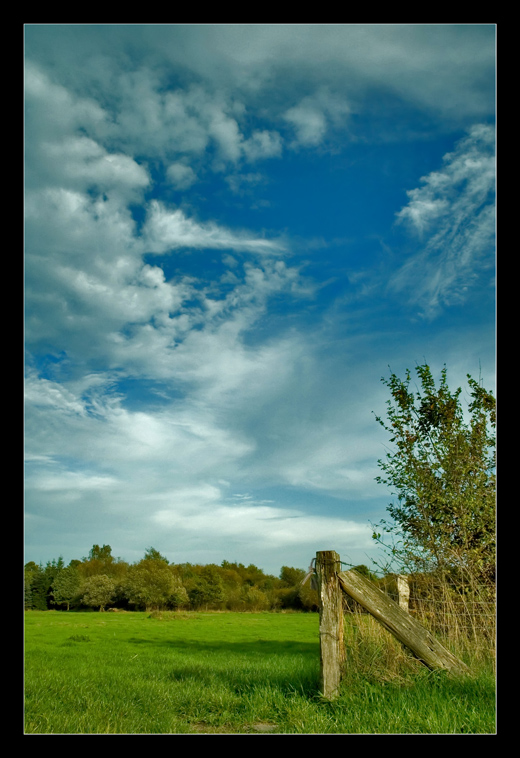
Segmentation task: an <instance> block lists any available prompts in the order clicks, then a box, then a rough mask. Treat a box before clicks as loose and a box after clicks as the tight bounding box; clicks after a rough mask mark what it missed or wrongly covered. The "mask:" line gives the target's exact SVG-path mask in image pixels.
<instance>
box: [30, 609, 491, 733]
mask: <svg viewBox="0 0 520 758" xmlns="http://www.w3.org/2000/svg"><path fill="white" fill-rule="evenodd" d="M25 623H26V626H25V664H26V669H25V692H26V708H25V732H26V733H27V734H204V733H214V734H218V733H225V734H256V733H285V734H331V733H340V734H354V733H361V734H414V733H430V734H431V733H437V734H439V733H442V734H444V733H459V734H460V733H467V734H476V733H494V732H495V686H494V677H493V674H492V671H489V670H482V671H481V672H480V673H479V675H478V676H476V677H474V678H473V679H471V680H464V681H453V680H450V679H449V678H448V677H446V676H443V675H441V674H440V673H432V672H429V671H428V670H427V669H425V668H424V667H423V666H419V665H418V664H417V663H416V662H412V661H411V660H410V658H409V657H406V656H404V657H403V659H402V661H401V663H400V664H399V666H398V667H397V668H396V666H395V665H394V664H393V663H392V662H393V661H394V659H395V655H394V654H392V653H391V652H390V653H389V652H388V651H389V650H390V651H391V645H390V647H389V646H388V645H384V650H383V647H382V646H381V643H379V642H377V641H376V642H375V643H373V644H372V647H370V646H369V645H368V646H367V645H364V646H363V645H362V644H361V643H360V635H359V633H358V632H355V631H354V632H352V630H350V629H349V628H348V625H347V629H346V640H347V643H348V647H347V655H348V659H347V660H348V661H349V666H348V667H347V670H346V672H345V677H344V682H343V686H342V692H341V694H340V696H339V697H338V698H337V699H335V700H334V701H332V702H328V701H325V700H323V699H322V698H321V697H320V694H319V657H320V655H319V636H318V624H319V621H318V616H317V614H271V613H190V614H162V615H157V616H156V617H155V618H153V617H150V614H146V613H97V612H95V613H74V612H69V613H67V612H53V611H48V612H37V611H31V612H27V613H26V614H25ZM362 647H364V648H366V649H363V650H362ZM395 650H396V651H397V648H396V649H395ZM388 656H390V658H389V657H388ZM390 659H391V660H390ZM385 660H386V665H385Z"/></svg>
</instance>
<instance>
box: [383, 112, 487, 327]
mask: <svg viewBox="0 0 520 758" xmlns="http://www.w3.org/2000/svg"><path fill="white" fill-rule="evenodd" d="M494 187H495V158H494V129H493V128H492V127H491V126H488V125H476V126H474V127H472V128H471V129H470V130H469V133H468V135H467V136H466V137H465V138H464V139H462V140H461V141H460V142H459V143H458V145H457V146H456V148H455V150H454V151H453V152H451V153H448V154H446V155H445V156H444V159H443V166H442V168H441V169H440V170H439V171H436V172H432V173H431V174H429V175H428V176H425V177H423V178H422V179H421V187H419V188H416V189H414V190H411V191H409V192H408V193H407V194H408V197H409V198H410V202H409V203H408V205H406V206H405V207H404V208H402V209H401V210H400V211H399V213H398V214H397V222H398V223H400V224H405V225H406V226H407V227H408V228H410V229H411V231H412V232H415V233H417V234H418V235H419V238H420V240H421V242H422V245H421V249H420V250H419V252H418V253H416V254H414V255H412V256H411V257H410V259H409V260H408V261H407V262H406V263H405V264H404V265H403V266H402V268H401V269H400V270H399V271H397V273H396V274H394V275H393V277H392V279H391V281H390V288H391V289H392V290H394V291H397V292H405V293H408V296H409V301H410V302H411V303H413V304H416V305H418V306H420V307H421V308H422V309H423V310H424V313H425V314H426V315H428V316H434V315H435V314H436V313H437V312H438V310H439V308H441V307H443V306H449V305H452V304H455V303H461V302H463V301H464V300H465V299H466V297H467V295H468V293H469V291H470V290H471V288H472V286H473V285H474V283H475V281H476V280H477V279H478V278H479V277H480V276H481V275H482V273H484V272H486V271H488V272H489V271H492V269H493V266H494V251H495V248H494V238H495V213H494Z"/></svg>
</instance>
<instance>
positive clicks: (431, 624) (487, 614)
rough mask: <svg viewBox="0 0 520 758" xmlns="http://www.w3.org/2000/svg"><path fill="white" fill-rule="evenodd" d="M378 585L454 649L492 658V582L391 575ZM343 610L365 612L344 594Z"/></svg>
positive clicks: (494, 609)
mask: <svg viewBox="0 0 520 758" xmlns="http://www.w3.org/2000/svg"><path fill="white" fill-rule="evenodd" d="M398 579H399V582H398ZM403 580H405V582H404V583H403ZM379 587H380V589H382V590H383V591H384V592H385V594H387V595H388V596H389V597H391V598H392V599H393V600H395V602H397V603H399V604H400V606H401V607H402V608H403V609H404V610H407V611H408V613H410V614H411V615H412V616H413V617H414V618H415V619H416V620H417V621H419V622H420V623H421V624H422V625H423V626H425V627H426V628H427V629H429V630H430V631H431V632H432V634H434V635H435V636H436V637H437V638H439V639H442V640H444V641H445V642H447V643H448V644H449V646H450V647H451V648H452V649H453V650H457V651H458V652H460V653H464V652H466V653H468V655H471V656H472V657H474V656H476V657H485V658H486V659H492V661H493V662H494V661H495V657H496V592H495V585H489V584H486V585H464V584H460V585H458V586H457V585H454V584H453V583H449V582H439V581H438V580H437V581H436V580H435V579H432V578H429V577H425V576H424V575H421V576H414V575H409V576H406V577H397V576H395V575H394V576H390V577H385V578H384V579H382V580H379ZM344 611H345V612H346V613H352V614H366V611H365V610H364V609H363V608H362V607H361V606H360V605H359V604H358V603H356V601H354V600H352V599H351V598H349V597H348V596H346V595H344Z"/></svg>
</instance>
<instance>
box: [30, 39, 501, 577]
mask: <svg viewBox="0 0 520 758" xmlns="http://www.w3.org/2000/svg"><path fill="white" fill-rule="evenodd" d="M494 123H495V27H494V26H493V25H405V26H401V25H382V26H379V25H341V24H340V25H252V26H250V25H240V24H238V25H157V26H156V25H121V26H120V25H92V26H91V25H66V24H64V25H27V26H26V27H25V215H26V220H25V308H26V311H25V347H26V358H25V367H26V380H25V386H26V401H25V453H26V463H25V483H26V486H25V545H26V547H25V560H26V561H29V560H34V561H36V562H40V561H43V562H46V561H47V560H50V559H52V558H57V557H58V556H59V555H62V556H63V558H64V560H65V561H66V562H68V561H70V560H71V559H72V558H81V557H83V556H84V555H87V553H88V551H89V550H90V548H91V547H92V545H93V544H110V545H111V547H112V552H113V554H114V555H116V556H119V557H121V558H123V559H124V560H127V561H129V562H134V561H136V560H139V559H140V558H141V557H142V556H143V555H144V551H145V550H146V549H147V548H149V547H150V546H153V547H155V548H156V549H158V550H159V551H160V552H161V553H162V554H163V555H165V556H166V557H167V558H168V559H169V560H170V561H173V562H175V563H180V562H185V561H189V562H192V563H221V562H222V560H229V561H239V562H242V563H244V564H246V565H248V564H250V563H254V564H255V565H257V566H259V567H260V568H262V569H264V570H265V571H267V572H268V573H273V574H276V575H277V574H278V573H279V571H280V568H281V567H282V566H284V565H288V566H297V567H300V568H305V567H306V566H307V565H308V564H309V562H310V560H311V559H312V558H313V557H314V555H315V553H316V551H318V550H336V551H337V552H339V553H340V555H341V558H342V560H344V561H345V562H348V563H352V564H357V563H365V564H367V565H370V562H371V560H372V559H373V558H377V556H378V550H377V548H376V546H375V545H374V543H373V541H372V539H371V533H372V530H371V526H370V524H371V523H375V522H378V521H379V520H380V519H381V518H384V517H385V515H386V506H387V504H388V503H389V502H390V501H391V499H392V493H390V492H389V491H388V490H386V489H385V488H384V487H382V485H379V484H377V483H376V482H375V477H376V476H377V474H378V473H379V469H378V465H377V461H378V459H380V458H382V457H383V456H384V454H385V450H386V448H387V446H388V440H387V439H386V438H385V433H384V430H382V429H381V427H380V426H379V425H378V424H377V422H376V421H375V418H374V414H378V415H380V414H383V413H384V409H385V403H386V400H387V399H388V397H387V391H386V389H385V387H384V385H383V384H382V383H381V377H382V376H388V375H389V372H390V370H391V371H393V372H395V373H397V374H400V375H404V371H405V369H406V368H410V369H411V370H412V371H413V369H414V367H415V366H416V365H417V364H420V363H423V362H424V361H427V362H428V363H429V365H430V366H431V367H432V369H433V371H434V374H435V375H436V376H438V375H439V372H440V370H441V369H442V367H443V365H444V364H446V366H447V369H448V380H449V382H450V384H452V385H453V386H454V387H455V386H460V385H463V386H464V385H465V377H466V374H467V373H470V374H471V375H472V376H474V377H475V378H478V377H479V375H480V376H481V377H482V380H483V382H484V385H485V386H486V387H487V388H488V389H492V390H494V384H495V278H494V277H495V239H494V238H495V217H494V206H495V197H494V182H495V160H494V141H495V133H494V128H495V127H494Z"/></svg>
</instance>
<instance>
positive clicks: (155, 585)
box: [122, 557, 188, 610]
mask: <svg viewBox="0 0 520 758" xmlns="http://www.w3.org/2000/svg"><path fill="white" fill-rule="evenodd" d="M122 586H123V592H124V594H125V595H126V597H127V598H128V600H129V601H130V603H132V604H133V605H136V606H141V607H144V608H146V610H152V609H160V608H165V607H166V606H168V605H170V606H172V605H173V606H177V605H182V604H183V603H185V602H187V599H188V598H187V594H186V591H185V590H184V588H183V586H182V582H181V581H180V579H179V578H178V577H176V576H175V575H174V574H173V572H172V571H171V569H170V568H169V566H168V565H167V563H165V562H164V561H163V560H156V559H152V558H150V557H148V558H143V560H141V561H140V562H139V563H138V564H137V565H134V566H130V568H129V569H128V572H127V574H126V577H125V580H124V583H123V585H122Z"/></svg>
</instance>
